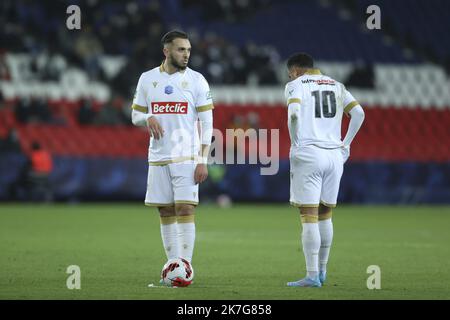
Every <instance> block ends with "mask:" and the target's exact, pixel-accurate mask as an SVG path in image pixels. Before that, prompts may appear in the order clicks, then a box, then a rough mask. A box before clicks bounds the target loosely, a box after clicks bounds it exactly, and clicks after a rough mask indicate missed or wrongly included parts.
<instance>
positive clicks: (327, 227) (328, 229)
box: [319, 218, 333, 272]
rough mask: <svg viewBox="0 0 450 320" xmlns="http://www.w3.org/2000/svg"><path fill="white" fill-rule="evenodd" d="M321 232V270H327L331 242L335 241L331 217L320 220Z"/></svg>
mask: <svg viewBox="0 0 450 320" xmlns="http://www.w3.org/2000/svg"><path fill="white" fill-rule="evenodd" d="M319 232H320V241H321V244H320V250H319V270H320V271H324V272H326V271H327V263H328V257H329V255H330V248H331V243H332V242H333V223H332V222H331V218H330V219H326V220H319Z"/></svg>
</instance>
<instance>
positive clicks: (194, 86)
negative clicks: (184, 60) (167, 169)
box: [132, 65, 214, 165]
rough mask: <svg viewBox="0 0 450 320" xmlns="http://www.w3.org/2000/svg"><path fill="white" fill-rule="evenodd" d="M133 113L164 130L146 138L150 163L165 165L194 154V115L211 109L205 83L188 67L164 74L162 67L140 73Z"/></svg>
mask: <svg viewBox="0 0 450 320" xmlns="http://www.w3.org/2000/svg"><path fill="white" fill-rule="evenodd" d="M132 108H133V109H134V110H137V111H140V112H143V113H149V114H152V115H153V116H154V117H155V118H156V120H158V122H159V123H160V125H161V127H162V128H163V130H164V135H163V137H162V138H160V139H159V140H156V139H154V138H153V137H151V138H150V144H149V157H148V159H149V162H150V164H154V165H158V164H166V163H171V162H179V161H183V160H188V159H192V158H193V157H194V156H196V155H198V152H199V148H200V140H199V135H198V125H197V119H198V112H202V111H207V110H211V109H213V108H214V106H213V102H212V97H211V93H210V89H209V85H208V82H207V81H206V79H205V78H204V77H203V75H202V74H200V73H199V72H196V71H194V70H192V69H190V68H186V69H185V70H184V71H182V72H175V73H174V74H168V73H167V72H165V70H164V68H163V65H161V66H160V67H157V68H154V69H152V70H150V71H147V72H144V73H143V74H142V75H141V77H140V78H139V82H138V85H137V89H136V94H135V96H134V100H133V107H132Z"/></svg>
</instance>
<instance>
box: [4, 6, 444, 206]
mask: <svg viewBox="0 0 450 320" xmlns="http://www.w3.org/2000/svg"><path fill="white" fill-rule="evenodd" d="M404 2H405V1H403V0H402V1H398V2H392V1H379V3H380V6H381V7H382V10H383V23H386V26H387V27H386V30H383V29H382V30H377V31H374V32H368V31H367V30H365V29H364V28H363V27H361V25H362V21H361V20H360V19H359V18H356V17H358V16H361V15H357V14H356V12H357V11H358V10H359V11H360V12H361V11H362V12H365V8H366V7H367V5H368V4H369V2H368V1H365V0H364V1H355V2H352V1H337V2H334V1H333V3H331V2H329V1H310V0H305V1H288V0H282V1H277V2H275V3H274V2H271V1H264V0H260V1H248V2H246V3H247V4H246V5H244V4H243V3H244V2H240V1H228V2H218V3H220V4H221V5H217V6H214V5H212V4H211V2H208V1H200V2H197V1H187V0H184V1H181V0H180V1H144V0H142V1H121V2H108V3H106V2H100V1H78V3H79V4H80V6H81V7H82V10H83V8H85V9H86V10H84V11H83V12H86V14H85V15H83V19H84V20H83V24H84V26H85V27H83V30H82V32H78V33H77V32H72V33H70V32H66V31H67V30H65V29H64V27H62V28H61V26H65V21H64V20H63V19H64V15H61V12H65V8H66V6H67V4H68V3H65V2H64V1H62V2H57V3H54V2H51V1H43V2H42V5H41V4H40V5H35V4H31V3H29V2H28V1H24V0H18V1H14V2H12V1H5V2H3V3H2V4H1V8H2V16H1V19H2V21H3V22H4V25H5V28H3V30H2V31H1V32H0V39H1V43H2V48H1V50H0V71H1V72H0V76H1V78H0V93H1V97H0V98H1V99H0V139H1V140H4V141H7V140H8V139H9V135H10V133H11V132H12V130H14V132H16V133H17V136H18V139H19V143H20V150H19V151H18V150H6V148H2V151H1V157H0V158H1V159H0V172H1V175H0V200H11V197H10V195H9V193H8V192H9V191H8V188H9V187H8V186H9V185H11V183H13V182H14V181H15V180H16V179H17V178H18V177H19V175H20V168H21V165H22V164H23V163H24V162H25V159H26V155H27V154H28V153H29V150H30V146H31V143H32V141H34V140H38V141H39V142H40V143H41V144H42V145H43V147H44V148H46V149H48V150H49V151H51V153H52V154H53V155H54V156H55V161H54V168H55V169H54V171H53V173H52V175H51V181H52V185H53V186H54V189H55V192H54V195H55V199H56V200H79V199H88V200H90V199H92V200H94V199H108V200H124V199H136V200H138V199H139V200H142V199H141V198H142V197H143V193H144V191H145V179H143V178H142V177H144V176H145V174H144V173H145V172H146V155H147V143H148V134H147V132H146V131H145V130H144V129H141V128H136V127H133V126H132V125H131V121H130V119H129V116H130V110H129V105H130V99H131V97H132V95H133V91H134V89H135V85H136V81H137V79H138V77H139V74H140V73H141V72H143V71H144V70H146V69H149V68H151V67H154V66H157V65H158V64H159V63H160V61H161V59H162V56H161V53H160V49H159V46H158V45H156V44H158V43H159V39H160V36H161V34H163V33H164V31H165V30H166V29H169V28H172V27H181V28H183V29H185V30H187V31H188V32H189V34H190V35H191V40H192V45H193V53H192V56H191V67H192V68H193V69H197V70H199V71H201V72H202V73H204V74H205V76H206V78H207V79H208V81H209V82H210V83H211V85H212V91H213V93H214V100H215V101H216V108H215V111H214V127H215V128H217V129H219V130H221V131H222V132H224V131H225V130H226V129H227V128H231V127H235V128H236V127H239V126H242V127H243V128H249V127H252V126H254V125H255V124H254V123H251V119H252V117H253V118H255V115H256V117H257V119H258V122H257V126H258V128H261V129H278V130H279V132H280V145H279V148H280V158H281V162H280V173H279V174H278V175H276V176H267V177H262V176H260V175H259V168H260V166H259V165H227V166H226V174H225V177H224V179H223V181H222V182H221V183H222V188H221V189H222V191H223V192H225V193H228V194H229V195H230V196H231V197H232V198H233V199H235V200H243V201H287V197H288V194H289V189H288V183H287V181H289V178H288V176H289V164H288V152H289V143H290V142H289V136H288V132H287V126H286V111H285V104H284V98H283V89H284V83H285V82H286V81H287V78H286V74H285V73H286V72H285V67H284V61H285V59H286V58H287V56H288V55H289V54H290V53H292V52H295V51H306V52H309V53H311V54H312V55H313V56H315V57H316V58H317V59H318V63H317V65H318V67H319V68H320V69H321V70H322V71H323V73H325V74H328V75H330V76H332V77H334V78H336V79H337V80H339V81H342V82H344V83H346V84H347V86H348V88H349V89H350V91H351V92H352V93H353V94H354V96H355V97H356V98H357V99H358V100H359V101H360V102H361V104H362V105H363V106H364V108H365V110H366V122H365V124H364V126H363V128H362V130H361V132H360V133H359V134H358V136H357V138H356V141H355V143H354V145H353V147H352V155H351V159H350V162H349V164H348V165H346V169H345V170H347V174H346V175H345V176H344V180H343V182H342V185H343V187H342V190H341V194H340V199H341V201H348V202H361V203H424V202H428V203H448V199H450V186H449V184H448V182H449V181H450V145H449V144H448V141H450V90H449V87H450V80H449V76H448V73H447V69H446V68H447V65H446V61H447V60H446V59H447V56H448V53H449V52H450V43H449V42H448V41H449V40H448V39H444V38H445V37H441V36H440V34H441V33H442V30H443V29H442V28H444V27H445V26H446V25H447V27H450V26H449V25H448V24H449V23H450V19H444V17H445V14H446V12H448V10H445V8H447V9H448V5H449V4H448V3H447V2H445V1H438V0H432V1H429V2H427V5H424V4H422V2H420V1H416V0H414V1H408V5H407V6H401V8H402V10H400V11H399V10H398V9H399V8H400V7H399V6H400V5H402V4H403V5H404V4H405V3H404ZM207 3H208V5H207ZM199 4H200V5H199ZM209 6H214V8H212V7H209ZM427 6H428V7H433V8H436V7H442V8H443V10H441V12H440V13H438V14H441V15H442V17H436V19H430V17H429V14H430V12H431V11H430V10H431V9H427ZM161 12H164V13H166V14H164V15H162V14H161ZM432 12H433V14H436V10H433V11H432ZM209 14H211V15H209ZM394 14H395V16H394ZM427 17H428V18H427ZM394 18H395V19H394ZM438 20H439V21H438ZM146 21H151V23H150V25H148V26H147V25H146ZM319 22H320V23H319ZM231 23H232V24H231ZM413 23H414V24H413ZM267 26H270V28H268V27H267ZM447 29H448V28H447ZM201 30H208V31H207V32H202V31H201ZM262 30H264V32H262ZM411 30H414V31H417V30H418V32H414V33H412V32H411ZM130 35H132V36H130ZM289 37H292V38H289ZM51 39H57V40H56V41H51ZM398 39H403V40H404V41H399V40H398ZM150 44H151V45H150ZM330 48H332V50H331V49H330ZM42 101H43V102H44V103H43V104H42ZM106 108H108V109H106ZM104 110H113V111H111V112H104ZM105 113H106V114H107V115H110V114H111V113H114V114H115V116H114V117H112V118H111V117H106V118H105V117H104V116H101V115H102V114H105ZM237 117H239V119H240V121H241V122H240V123H236V118H237ZM86 119H88V120H86ZM249 120H250V122H249ZM242 121H243V122H242ZM347 121H348V119H344V123H345V124H346V123H347ZM344 129H345V126H344ZM2 145H6V143H3V144H2ZM268 149H270V148H268ZM247 152H248V151H247ZM242 190H246V192H242ZM249 190H250V191H249ZM362 190H364V192H362ZM244 195H245V196H244ZM25 198H26V197H25V196H24V195H23V196H22V198H21V197H19V198H18V199H16V200H21V199H22V200H23V199H25Z"/></svg>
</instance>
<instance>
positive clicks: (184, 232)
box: [177, 215, 195, 262]
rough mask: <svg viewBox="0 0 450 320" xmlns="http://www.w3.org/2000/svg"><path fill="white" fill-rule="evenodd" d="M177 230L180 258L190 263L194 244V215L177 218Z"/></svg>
mask: <svg viewBox="0 0 450 320" xmlns="http://www.w3.org/2000/svg"><path fill="white" fill-rule="evenodd" d="M177 228H178V246H179V250H180V256H181V257H182V258H184V259H186V260H188V261H189V262H191V261H192V254H193V252H194V243H195V223H194V215H189V216H178V217H177Z"/></svg>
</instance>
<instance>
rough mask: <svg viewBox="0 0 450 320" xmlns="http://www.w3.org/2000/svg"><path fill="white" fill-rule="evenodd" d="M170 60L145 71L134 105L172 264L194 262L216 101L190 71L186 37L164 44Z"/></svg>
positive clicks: (149, 196)
mask: <svg viewBox="0 0 450 320" xmlns="http://www.w3.org/2000/svg"><path fill="white" fill-rule="evenodd" d="M161 42H162V46H163V53H164V56H165V60H164V61H163V62H162V64H161V65H160V66H159V67H156V68H154V69H152V70H149V71H147V72H144V73H143V74H142V75H141V76H140V78H139V82H138V85H137V89H136V94H135V96H134V100H133V105H132V109H133V110H132V121H133V124H134V125H137V126H146V127H147V128H148V131H149V133H150V144H149V150H148V161H149V169H148V178H147V193H146V196H145V204H146V205H147V206H152V207H156V208H157V209H158V212H159V216H160V223H161V225H160V229H161V237H162V242H163V246H164V250H165V252H166V256H167V259H168V260H170V259H174V258H178V257H181V258H184V259H186V260H188V261H189V262H191V261H192V255H193V250H194V242H195V223H194V213H195V207H196V206H197V205H198V202H199V198H198V196H199V195H198V189H199V183H202V182H203V181H205V179H206V178H207V176H208V169H207V159H208V153H209V147H210V144H211V138H212V129H213V128H212V122H213V120H212V119H213V115H212V109H213V108H214V107H213V102H212V97H211V93H210V90H209V85H208V82H207V81H206V79H205V78H204V77H203V75H202V74H200V73H199V72H196V71H194V70H192V69H190V68H189V67H188V62H189V56H190V53H191V44H190V41H189V39H188V36H187V34H186V33H184V32H181V31H170V32H168V33H167V34H165V35H164V36H163V38H162V40H161Z"/></svg>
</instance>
